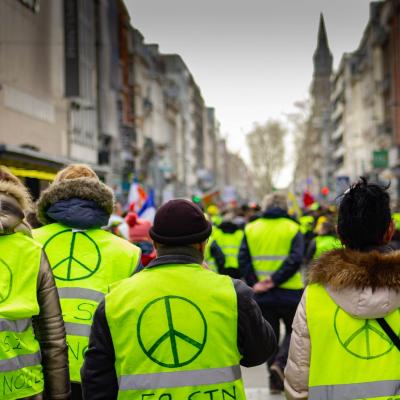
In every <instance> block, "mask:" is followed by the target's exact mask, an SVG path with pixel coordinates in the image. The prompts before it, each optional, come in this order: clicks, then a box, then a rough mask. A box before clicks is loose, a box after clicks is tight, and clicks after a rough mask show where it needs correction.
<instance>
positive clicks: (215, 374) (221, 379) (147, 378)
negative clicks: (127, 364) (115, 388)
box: [118, 365, 242, 390]
mask: <svg viewBox="0 0 400 400" xmlns="http://www.w3.org/2000/svg"><path fill="white" fill-rule="evenodd" d="M241 376H242V374H241V371H240V365H234V366H232V367H226V368H209V369H203V370H195V371H177V372H160V373H158V374H138V375H123V376H121V377H120V378H119V380H118V381H119V390H151V389H162V388H174V387H180V386H199V385H212V384H218V383H225V382H233V381H236V380H237V379H240V378H241Z"/></svg>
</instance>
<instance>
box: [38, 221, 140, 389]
mask: <svg viewBox="0 0 400 400" xmlns="http://www.w3.org/2000/svg"><path fill="white" fill-rule="evenodd" d="M33 234H34V237H35V239H36V240H38V241H39V242H40V243H42V244H43V250H44V251H45V252H46V255H47V257H48V259H49V262H50V265H51V268H52V270H53V275H54V277H55V281H56V285H57V288H58V294H59V296H60V302H61V309H62V312H63V317H64V321H65V329H66V331H67V342H68V350H69V367H70V375H71V380H72V381H73V382H80V380H81V379H80V368H81V367H82V364H83V359H84V354H85V351H86V349H87V347H88V343H89V334H90V328H91V325H92V320H93V315H94V312H95V311H96V308H97V306H98V304H99V302H100V301H101V300H103V298H104V295H105V294H106V293H108V291H109V285H110V284H112V283H114V282H117V281H119V280H121V279H125V278H127V277H129V276H131V275H132V274H133V272H134V271H135V268H136V266H137V264H138V261H139V257H140V250H139V249H138V248H137V247H136V246H134V245H132V244H131V243H129V242H128V241H126V240H124V239H121V238H119V237H117V236H115V235H113V234H111V233H109V232H106V231H103V230H101V229H88V230H76V229H71V228H69V227H66V226H64V225H61V224H58V223H54V224H50V225H46V226H44V227H41V228H38V229H35V230H34V232H33Z"/></svg>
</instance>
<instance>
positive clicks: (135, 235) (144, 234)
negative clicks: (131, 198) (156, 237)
mask: <svg viewBox="0 0 400 400" xmlns="http://www.w3.org/2000/svg"><path fill="white" fill-rule="evenodd" d="M125 221H126V223H127V224H128V227H129V240H130V242H132V243H134V244H135V245H136V246H138V247H139V248H140V249H141V251H142V256H141V263H142V266H146V265H147V264H148V263H149V262H150V261H152V260H154V258H155V257H156V250H155V248H154V246H153V242H152V240H151V238H150V234H149V232H150V229H151V222H150V221H147V220H145V219H142V218H139V216H138V214H137V213H136V211H135V204H134V203H132V204H131V205H130V206H129V212H128V214H127V215H126V217H125Z"/></svg>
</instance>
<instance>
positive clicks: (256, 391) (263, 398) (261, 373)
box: [242, 365, 284, 400]
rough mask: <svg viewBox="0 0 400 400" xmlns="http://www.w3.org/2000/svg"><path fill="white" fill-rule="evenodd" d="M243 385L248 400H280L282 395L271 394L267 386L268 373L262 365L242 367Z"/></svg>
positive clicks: (282, 397)
mask: <svg viewBox="0 0 400 400" xmlns="http://www.w3.org/2000/svg"><path fill="white" fill-rule="evenodd" d="M242 374H243V380H244V385H245V388H246V395H247V399H248V400H281V399H284V396H283V395H271V394H270V393H269V388H268V375H267V372H266V370H265V366H264V365H259V366H258V367H254V368H242Z"/></svg>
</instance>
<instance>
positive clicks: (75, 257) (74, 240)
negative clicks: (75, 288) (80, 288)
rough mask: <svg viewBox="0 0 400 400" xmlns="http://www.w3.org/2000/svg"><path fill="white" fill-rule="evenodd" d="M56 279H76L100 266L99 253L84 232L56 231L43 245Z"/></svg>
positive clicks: (83, 276) (92, 241)
mask: <svg viewBox="0 0 400 400" xmlns="http://www.w3.org/2000/svg"><path fill="white" fill-rule="evenodd" d="M43 249H44V251H45V252H46V255H47V257H48V258H49V262H50V265H51V269H52V270H53V275H54V277H55V278H56V279H60V280H62V281H77V280H81V279H87V278H89V277H91V276H92V275H93V274H94V273H96V272H97V270H98V269H99V267H100V263H101V253H100V250H99V247H98V246H97V244H96V242H95V241H94V240H93V239H92V238H91V237H90V236H89V235H88V234H87V233H85V232H80V231H77V232H73V231H71V230H70V229H66V230H64V231H61V232H58V233H57V234H55V235H53V236H52V237H51V238H49V239H48V240H47V242H46V243H45V245H44V247H43Z"/></svg>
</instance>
